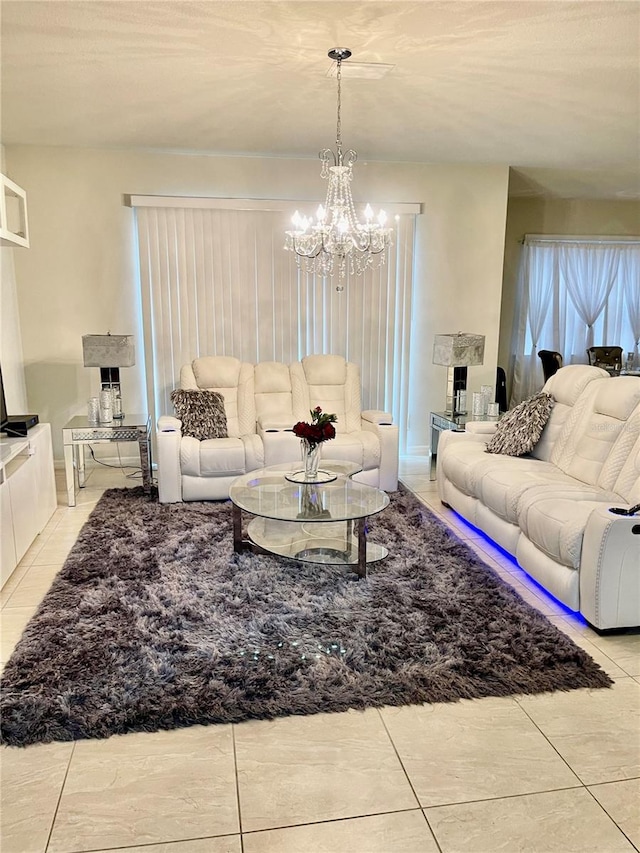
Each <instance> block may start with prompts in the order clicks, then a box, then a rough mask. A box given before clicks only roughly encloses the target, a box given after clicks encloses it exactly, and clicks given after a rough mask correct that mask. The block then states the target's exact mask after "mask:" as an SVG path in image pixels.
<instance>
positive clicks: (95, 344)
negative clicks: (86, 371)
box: [82, 332, 136, 418]
mask: <svg viewBox="0 0 640 853" xmlns="http://www.w3.org/2000/svg"><path fill="white" fill-rule="evenodd" d="M82 356H83V359H84V366H85V367H99V368H100V388H101V390H102V391H111V393H112V394H113V396H114V399H115V398H120V400H121V399H122V397H121V394H120V368H121V367H133V365H134V364H135V363H136V351H135V347H134V345H133V335H112V334H111V332H109V333H108V334H106V335H83V336H82ZM121 406H122V404H120V411H118V410H117V409H114V412H113V417H114V418H123V417H124V413H123V412H122V408H121Z"/></svg>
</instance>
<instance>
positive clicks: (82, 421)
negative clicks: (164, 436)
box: [63, 415, 149, 429]
mask: <svg viewBox="0 0 640 853" xmlns="http://www.w3.org/2000/svg"><path fill="white" fill-rule="evenodd" d="M148 422H149V415H124V417H122V418H118V419H116V418H114V419H113V420H112V421H108V422H107V423H99V422H98V421H90V420H89V418H88V417H87V416H86V415H76V416H75V417H73V418H71V420H70V421H69V422H68V423H66V424H65V425H64V427H63V429H103V428H104V429H112V428H113V427H118V428H120V427H125V428H129V429H132V428H134V427H144V426H147V424H148Z"/></svg>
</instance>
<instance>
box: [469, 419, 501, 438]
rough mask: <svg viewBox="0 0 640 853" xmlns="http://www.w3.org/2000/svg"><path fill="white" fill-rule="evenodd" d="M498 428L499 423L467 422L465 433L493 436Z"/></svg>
mask: <svg viewBox="0 0 640 853" xmlns="http://www.w3.org/2000/svg"><path fill="white" fill-rule="evenodd" d="M497 426H498V422H497V421H467V422H466V424H465V425H464V429H465V432H470V433H472V434H473V435H489V436H490V435H493V434H494V433H495V431H496V427H497Z"/></svg>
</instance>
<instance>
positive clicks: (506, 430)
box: [487, 392, 554, 456]
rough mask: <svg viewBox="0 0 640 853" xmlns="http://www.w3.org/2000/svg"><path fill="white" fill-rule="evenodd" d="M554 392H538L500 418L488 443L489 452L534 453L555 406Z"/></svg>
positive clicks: (518, 454) (508, 454) (514, 454)
mask: <svg viewBox="0 0 640 853" xmlns="http://www.w3.org/2000/svg"><path fill="white" fill-rule="evenodd" d="M553 402H554V400H553V397H552V396H551V394H544V393H542V392H540V393H539V394H534V395H533V397H529V399H528V400H523V401H522V403H519V404H518V405H517V406H515V407H514V408H513V409H511V410H510V411H508V412H507V413H506V414H504V415H503V416H502V418H500V420H499V421H498V425H497V427H496V431H495V433H494V434H493V436H492V437H491V441H490V442H489V443H488V444H487V453H502V454H504V455H505V456H522V455H523V454H525V453H530V452H531V450H533V448H534V447H535V445H536V444H537V443H538V441H539V440H540V436H541V435H542V430H543V429H544V426H545V424H546V422H547V421H548V420H549V416H550V415H551V410H552V409H553Z"/></svg>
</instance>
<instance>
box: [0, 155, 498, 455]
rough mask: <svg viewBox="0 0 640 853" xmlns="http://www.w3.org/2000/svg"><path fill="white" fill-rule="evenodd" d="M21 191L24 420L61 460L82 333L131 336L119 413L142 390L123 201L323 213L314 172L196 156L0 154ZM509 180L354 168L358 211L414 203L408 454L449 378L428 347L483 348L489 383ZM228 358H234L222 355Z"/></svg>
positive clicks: (421, 443) (297, 164) (78, 380)
mask: <svg viewBox="0 0 640 853" xmlns="http://www.w3.org/2000/svg"><path fill="white" fill-rule="evenodd" d="M6 157H7V162H8V165H9V167H10V168H11V173H12V176H13V179H14V180H15V181H17V182H18V183H19V184H20V185H21V186H23V187H24V188H25V189H26V190H27V194H28V206H29V226H30V236H31V249H29V250H28V251H26V252H24V253H21V254H20V255H18V254H17V253H16V258H15V263H16V276H17V281H18V296H19V307H20V317H21V330H22V345H23V350H24V359H25V375H26V382H27V391H28V403H29V409H30V411H34V412H38V413H39V415H40V419H41V420H43V421H50V422H51V423H52V427H53V435H54V454H55V456H56V458H58V459H59V458H61V456H62V449H61V434H60V430H61V428H62V427H63V426H64V423H65V422H66V421H67V420H68V418H69V417H70V416H72V415H73V414H77V413H80V412H84V411H85V410H86V399H87V397H88V396H90V394H91V393H93V392H95V391H96V390H97V386H98V372H97V370H91V369H86V368H84V367H83V365H82V347H81V337H82V335H83V334H86V333H88V332H94V333H97V332H101V333H104V332H106V331H108V330H111V331H112V332H114V333H118V334H134V335H135V337H136V345H137V348H138V357H137V359H136V361H137V364H136V367H134V368H130V369H123V370H122V371H121V378H122V385H123V396H124V400H125V404H126V408H127V410H128V411H130V412H133V411H140V412H141V411H144V410H145V405H144V400H145V390H144V370H143V364H144V360H143V353H142V351H141V348H142V331H141V317H140V299H139V289H138V281H137V261H136V247H135V238H134V228H133V224H134V220H133V216H134V214H133V211H132V210H131V209H130V208H128V207H126V206H125V205H124V203H123V195H124V194H158V195H197V196H208V195H209V196H223V197H240V198H242V197H247V198H252V197H254V198H288V199H310V200H321V199H322V198H323V196H324V192H325V184H324V182H323V181H322V180H321V179H320V175H319V171H320V169H319V165H320V164H319V162H318V161H316V160H311V159H309V160H285V159H275V158H248V157H206V156H190V155H179V154H156V153H141V152H130V151H103V150H83V149H70V148H45V147H30V146H7V149H6ZM507 185H508V168H507V167H506V166H505V167H496V166H470V165H451V166H443V165H437V166H436V165H424V164H399V163H378V162H375V163H359V164H357V165H356V168H355V174H354V194H355V195H356V198H357V199H368V200H371V201H372V202H376V203H378V204H379V203H382V202H385V201H387V202H393V201H409V202H422V204H423V209H424V214H423V215H422V216H420V217H419V218H418V223H417V235H416V236H417V240H416V276H415V301H414V309H413V324H412V329H411V336H412V356H411V357H412V377H411V389H410V400H411V402H410V430H409V436H408V445H409V447H411V448H414V449H415V448H422V449H423V450H426V448H427V446H428V444H429V436H428V416H429V411H430V410H431V409H436V410H439V409H442V408H443V407H444V398H445V372H446V368H444V367H438V366H435V365H432V364H431V350H432V344H433V336H434V334H436V333H442V332H456V331H459V330H462V331H468V332H475V333H480V334H484V335H486V338H487V343H486V352H485V363H484V365H483V367H478V368H472V369H470V371H469V383H470V390H473V389H474V388H476V389H477V388H479V386H480V384H482V383H491V384H493V382H494V381H495V367H496V363H497V350H498V333H499V320H500V296H501V287H502V265H503V254H504V230H505V218H506V206H507ZM230 354H233V353H230Z"/></svg>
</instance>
